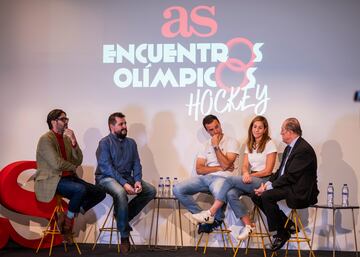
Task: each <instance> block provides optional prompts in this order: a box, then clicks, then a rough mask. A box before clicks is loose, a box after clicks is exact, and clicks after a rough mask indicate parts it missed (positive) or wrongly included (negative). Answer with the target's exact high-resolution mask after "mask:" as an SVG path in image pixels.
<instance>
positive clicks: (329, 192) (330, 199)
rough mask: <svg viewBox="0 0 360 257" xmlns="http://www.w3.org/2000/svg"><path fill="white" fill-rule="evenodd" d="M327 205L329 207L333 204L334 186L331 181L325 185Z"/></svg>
mask: <svg viewBox="0 0 360 257" xmlns="http://www.w3.org/2000/svg"><path fill="white" fill-rule="evenodd" d="M327 205H328V206H329V207H333V206H334V186H333V183H331V182H330V183H329V185H328V187H327Z"/></svg>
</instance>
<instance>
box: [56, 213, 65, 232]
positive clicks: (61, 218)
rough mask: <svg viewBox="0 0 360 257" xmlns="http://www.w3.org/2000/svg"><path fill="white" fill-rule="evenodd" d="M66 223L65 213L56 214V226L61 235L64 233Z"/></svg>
mask: <svg viewBox="0 0 360 257" xmlns="http://www.w3.org/2000/svg"><path fill="white" fill-rule="evenodd" d="M64 222H65V213H64V212H63V211H58V212H56V224H57V227H58V229H59V230H60V233H61V234H62V233H63V226H64Z"/></svg>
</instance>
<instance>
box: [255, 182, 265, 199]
mask: <svg viewBox="0 0 360 257" xmlns="http://www.w3.org/2000/svg"><path fill="white" fill-rule="evenodd" d="M254 191H255V194H256V195H257V196H261V195H262V193H264V191H266V185H265V184H264V183H261V185H260V187H259V188H258V189H254Z"/></svg>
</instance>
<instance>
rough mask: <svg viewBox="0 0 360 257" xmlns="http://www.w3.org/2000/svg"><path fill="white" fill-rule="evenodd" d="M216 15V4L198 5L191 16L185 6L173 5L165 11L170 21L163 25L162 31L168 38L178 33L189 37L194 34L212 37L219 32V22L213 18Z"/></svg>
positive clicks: (164, 15) (164, 13)
mask: <svg viewBox="0 0 360 257" xmlns="http://www.w3.org/2000/svg"><path fill="white" fill-rule="evenodd" d="M204 14H206V15H205V16H204ZM214 16H215V6H206V5H199V6H196V7H195V8H193V9H192V10H191V12H190V17H189V14H188V11H187V10H186V9H185V8H184V7H181V6H172V7H169V8H167V9H165V10H164V12H163V17H164V18H165V19H167V20H168V21H167V22H165V23H164V24H163V26H162V27H161V33H162V35H163V36H164V37H167V38H173V37H176V36H178V35H180V36H182V37H185V38H187V37H191V36H192V35H193V34H195V35H196V36H198V37H211V36H213V35H214V34H215V33H216V32H217V22H216V21H215V20H214V19H213V18H212V17H214ZM194 25H196V27H195V26H194Z"/></svg>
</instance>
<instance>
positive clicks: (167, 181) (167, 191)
mask: <svg viewBox="0 0 360 257" xmlns="http://www.w3.org/2000/svg"><path fill="white" fill-rule="evenodd" d="M164 186H165V187H164V194H163V195H164V196H165V197H169V196H170V189H171V188H170V177H166V179H165V183H164Z"/></svg>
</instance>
